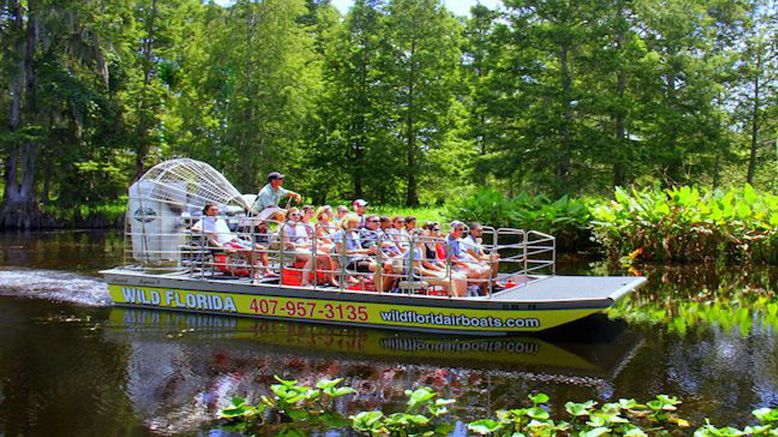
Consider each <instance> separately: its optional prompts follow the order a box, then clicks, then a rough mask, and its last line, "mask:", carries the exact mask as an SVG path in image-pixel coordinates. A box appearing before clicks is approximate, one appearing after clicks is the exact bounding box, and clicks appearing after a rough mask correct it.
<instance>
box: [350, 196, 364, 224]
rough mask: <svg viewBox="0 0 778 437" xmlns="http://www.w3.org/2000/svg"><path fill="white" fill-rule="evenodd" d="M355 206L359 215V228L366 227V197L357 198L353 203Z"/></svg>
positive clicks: (355, 211)
mask: <svg viewBox="0 0 778 437" xmlns="http://www.w3.org/2000/svg"><path fill="white" fill-rule="evenodd" d="M351 205H352V206H353V207H354V213H355V214H356V215H357V216H358V217H359V228H360V229H362V228H364V227H365V220H366V219H367V217H365V213H366V212H367V202H366V201H365V200H364V199H357V200H355V201H354V202H352V204H351Z"/></svg>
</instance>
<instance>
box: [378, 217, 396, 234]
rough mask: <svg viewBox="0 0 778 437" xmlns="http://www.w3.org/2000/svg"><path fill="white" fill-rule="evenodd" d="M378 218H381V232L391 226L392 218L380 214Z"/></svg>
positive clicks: (384, 231)
mask: <svg viewBox="0 0 778 437" xmlns="http://www.w3.org/2000/svg"><path fill="white" fill-rule="evenodd" d="M379 220H381V232H383V233H386V231H387V230H389V229H391V228H392V227H393V226H392V220H391V219H390V218H389V217H387V216H385V215H382V216H381V217H380V219H379Z"/></svg>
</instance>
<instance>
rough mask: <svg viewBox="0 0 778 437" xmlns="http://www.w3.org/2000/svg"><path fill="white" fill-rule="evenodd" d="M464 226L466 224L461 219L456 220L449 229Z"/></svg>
mask: <svg viewBox="0 0 778 437" xmlns="http://www.w3.org/2000/svg"><path fill="white" fill-rule="evenodd" d="M464 227H465V224H464V223H462V222H460V221H459V220H454V221H453V222H451V224H450V225H449V229H456V228H463V229H464Z"/></svg>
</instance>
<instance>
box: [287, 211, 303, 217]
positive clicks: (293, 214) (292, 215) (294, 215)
mask: <svg viewBox="0 0 778 437" xmlns="http://www.w3.org/2000/svg"><path fill="white" fill-rule="evenodd" d="M301 215H302V214H300V213H299V212H293V213H291V214H289V217H300V216H301Z"/></svg>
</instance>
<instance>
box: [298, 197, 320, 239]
mask: <svg viewBox="0 0 778 437" xmlns="http://www.w3.org/2000/svg"><path fill="white" fill-rule="evenodd" d="M300 212H302V214H303V216H302V218H301V219H300V222H302V224H304V225H305V233H306V234H308V238H309V239H313V234H315V233H316V232H315V231H314V229H313V223H312V222H311V220H312V219H313V217H314V216H315V215H316V211H315V210H314V209H313V205H303V206H302V208H300Z"/></svg>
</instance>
